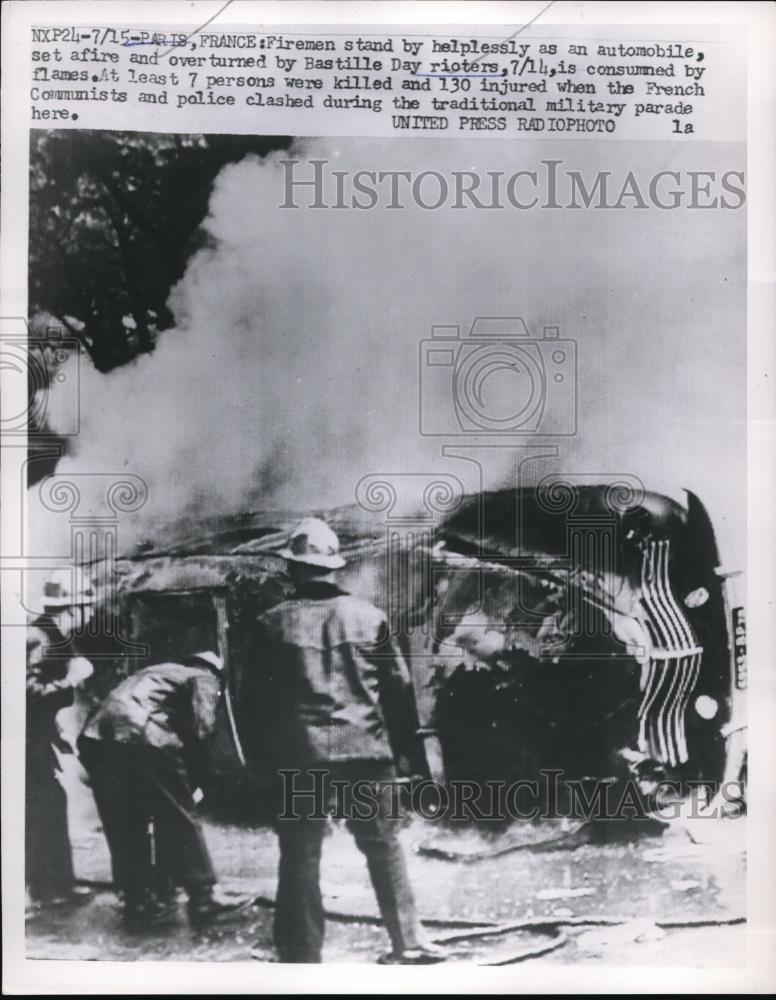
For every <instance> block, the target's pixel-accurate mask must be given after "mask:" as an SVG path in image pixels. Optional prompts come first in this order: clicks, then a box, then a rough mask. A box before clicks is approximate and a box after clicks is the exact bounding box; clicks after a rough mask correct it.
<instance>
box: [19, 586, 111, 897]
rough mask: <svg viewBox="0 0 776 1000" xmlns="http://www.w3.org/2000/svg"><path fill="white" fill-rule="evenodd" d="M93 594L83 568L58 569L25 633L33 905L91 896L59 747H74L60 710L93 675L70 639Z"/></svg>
mask: <svg viewBox="0 0 776 1000" xmlns="http://www.w3.org/2000/svg"><path fill="white" fill-rule="evenodd" d="M94 599H95V595H94V590H93V588H92V584H91V582H90V580H89V579H88V577H87V576H86V575H85V574H84V573H82V572H80V571H78V570H71V569H61V570H57V571H56V572H54V573H53V574H52V576H51V577H50V579H49V580H47V581H46V583H45V586H44V592H43V609H44V610H43V614H42V615H40V616H39V617H38V618H36V619H35V621H33V622H32V624H31V625H30V627H29V628H28V630H27V726H26V752H27V756H26V767H25V778H26V781H25V785H26V796H25V877H26V882H27V890H28V892H29V894H30V898H31V900H32V902H33V904H35V905H36V906H42V905H62V904H67V903H76V904H80V903H85V902H88V901H89V899H90V898H91V895H92V894H91V892H90V891H89V890H88V889H87V888H86V887H84V886H77V885H76V884H75V876H74V874H73V860H72V855H71V849H70V836H69V831H68V823H67V796H66V794H65V790H64V788H63V787H62V785H61V784H60V782H59V780H58V778H57V775H58V774H59V773H61V767H60V763H59V759H58V757H57V752H56V751H57V750H58V751H59V752H60V753H72V752H73V748H72V747H71V746H70V745H69V744H68V743H67V742H66V741H65V739H64V738H63V736H62V734H61V733H60V730H59V727H58V724H57V713H58V712H59V711H60V709H62V708H65V707H66V706H68V705H72V704H73V700H74V697H75V689H76V688H77V687H78V686H79V685H80V684H82V683H83V682H84V681H85V680H87V678H89V677H90V676H91V674H92V673H93V667H92V664H91V663H90V662H89V660H87V659H85V658H84V657H83V656H77V655H76V651H75V648H74V646H73V637H74V636H76V635H77V634H78V633H79V632H82V631H83V629H84V628H85V626H86V624H87V623H88V621H89V619H90V618H91V616H92V614H93V611H94Z"/></svg>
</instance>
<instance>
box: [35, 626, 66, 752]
mask: <svg viewBox="0 0 776 1000" xmlns="http://www.w3.org/2000/svg"><path fill="white" fill-rule="evenodd" d="M73 656H74V650H73V645H72V642H71V641H70V640H69V639H65V638H64V637H63V636H62V634H61V633H60V631H59V629H58V628H57V627H56V625H55V624H54V622H53V621H52V619H51V618H49V617H48V616H46V615H43V616H41V617H40V618H37V619H36V620H35V621H34V622H33V623H32V625H31V626H30V627H29V628H28V630H27V740H26V742H27V762H28V767H35V766H36V764H37V765H40V766H44V767H51V766H54V767H57V766H58V764H57V759H56V755H55V754H54V750H53V748H54V746H59V747H60V749H62V750H65V749H67V750H70V747H65V746H64V744H63V741H62V739H61V737H60V735H59V730H58V728H57V723H56V716H57V712H59V710H60V709H61V708H66V707H67V706H68V705H72V704H73V697H74V690H73V687H72V685H71V684H70V683H69V682H68V681H67V680H65V675H66V674H67V667H68V663H69V661H70V659H71V658H72V657H73Z"/></svg>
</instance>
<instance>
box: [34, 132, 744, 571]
mask: <svg viewBox="0 0 776 1000" xmlns="http://www.w3.org/2000/svg"><path fill="white" fill-rule="evenodd" d="M602 147H605V148H603V149H602ZM634 147H638V149H637V151H634ZM740 155H741V154H740V150H739V149H738V148H737V147H723V146H721V145H720V144H710V145H705V144H702V143H695V144H687V145H686V146H684V147H682V148H681V149H679V148H678V146H677V144H668V143H667V144H665V145H663V144H657V143H655V144H646V143H617V142H607V143H592V142H567V143H554V144H553V145H552V146H550V145H549V144H544V143H540V142H527V141H526V142H519V143H518V142H506V141H500V140H488V141H482V140H478V141H472V140H464V141H455V142H453V141H450V140H442V141H438V142H432V141H430V140H417V139H408V140H406V141H394V140H392V141H381V140H353V139H347V140H333V139H331V140H317V139H316V140H305V141H299V142H298V143H296V144H295V146H294V148H293V150H292V152H291V153H290V154H289V153H287V152H283V153H277V154H273V155H271V156H269V157H267V158H266V159H264V160H260V159H258V158H255V157H248V158H247V159H245V160H244V161H243V162H241V163H239V164H236V165H232V166H229V167H227V168H225V169H224V170H223V171H222V173H221V174H220V176H219V177H218V179H217V181H216V184H215V187H214V191H213V195H212V198H211V202H210V211H209V215H208V217H207V219H206V220H204V223H203V224H204V226H205V228H206V230H207V232H208V234H209V235H210V237H211V239H210V241H209V246H208V248H207V249H204V250H201V251H199V252H198V253H196V254H195V255H194V256H193V258H192V259H191V261H190V263H189V266H188V269H187V271H186V274H185V276H184V277H183V279H182V281H181V282H180V283H179V285H178V286H177V287H176V288H175V289H173V291H172V294H171V299H170V305H171V308H172V310H173V312H174V315H175V317H176V320H177V327H176V329H174V330H171V331H168V332H165V333H164V334H162V335H161V336H160V339H159V343H158V346H157V348H156V350H155V351H154V353H153V354H152V355H146V356H143V357H141V358H139V359H138V360H137V361H135V362H134V363H132V364H130V365H128V366H126V367H124V368H121V369H119V370H116V371H114V372H112V373H111V374H109V375H101V374H99V373H97V372H94V371H86V372H84V377H83V381H82V397H81V413H82V418H83V425H82V431H81V434H80V435H79V437H78V438H77V439H76V444H75V448H74V449H73V454H72V455H71V456H69V457H67V458H66V459H64V460H63V461H62V462H61V463H60V465H59V467H58V470H57V471H58V473H61V474H65V475H67V474H70V473H74V472H81V473H95V472H103V473H116V474H121V473H133V474H135V475H137V476H140V477H142V479H143V480H145V482H146V483H147V484H148V490H149V498H148V502H147V503H146V505H145V506H144V507H143V509H142V510H141V511H139V512H138V513H136V514H134V515H126V517H125V518H124V519H123V520H122V523H121V544H122V545H123V546H124V547H125V548H131V547H133V546H134V545H136V544H137V543H138V542H140V541H141V540H143V539H146V540H149V541H150V542H151V543H152V544H153V543H154V539H155V538H157V537H159V536H160V534H161V533H164V532H170V531H174V530H175V528H176V525H179V524H181V523H182V522H184V521H186V522H189V523H190V522H191V519H197V518H200V517H206V516H208V515H210V514H214V513H219V514H228V513H233V512H245V511H249V510H256V509H263V508H273V509H278V508H286V509H292V510H298V511H306V510H310V509H318V508H322V507H327V506H331V505H336V504H343V503H349V502H352V501H353V500H354V497H355V490H356V485H357V483H358V482H359V480H360V479H361V478H362V477H363V476H365V475H367V474H369V473H375V474H379V473H389V474H394V473H401V472H404V473H407V472H419V473H426V472H435V471H438V470H446V471H449V472H451V473H453V474H455V475H458V476H459V477H460V478H461V479H462V480H463V481H464V482H465V483H466V485H467V488H475V487H476V486H477V485H479V484H478V483H477V481H476V477H475V478H472V470H474V469H475V467H474V466H473V465H472V463H471V462H466V461H465V460H462V459H460V458H456V457H454V456H447V457H443V456H442V447H443V445H444V444H451V443H452V442H453V439H445V438H439V437H428V436H424V435H422V434H421V433H420V418H419V386H420V383H421V378H425V377H426V375H425V374H424V375H422V374H421V372H420V370H419V367H420V347H419V345H420V341H421V340H422V339H423V338H426V337H429V336H430V332H431V327H432V325H439V324H461V326H462V328H463V330H464V331H467V330H468V327H469V325H470V324H471V322H472V320H473V319H474V318H475V317H476V316H478V315H479V316H522V317H523V318H524V319H525V321H526V323H527V326H528V328H529V330H530V331H531V334H532V335H533V336H535V337H538V336H541V332H542V328H543V327H544V326H545V325H550V326H558V327H559V328H560V336H561V337H567V338H573V339H574V340H576V342H577V345H578V355H579V384H578V405H579V416H580V421H579V430H578V433H577V434H576V436H573V437H565V438H558V439H543V442H544V443H549V444H552V445H554V446H555V447H556V449H557V456H556V457H555V458H549V457H547V458H543V459H540V460H537V461H536V462H533V463H531V464H530V465H529V466H528V467H527V468H528V469H529V470H530V471H529V473H528V475H529V476H530V477H533V479H534V480H535V479H536V478H541V477H542V476H544V475H546V474H547V473H548V472H550V471H552V470H553V469H554V470H564V471H572V472H575V473H581V474H584V475H585V476H586V477H587V478H588V480H589V481H596V480H598V479H600V478H601V477H605V476H610V475H614V474H617V473H630V474H633V475H636V476H639V477H640V478H641V479H642V480H643V481H644V483H645V484H646V486H647V487H648V488H650V489H657V490H662V491H666V492H670V493H672V494H674V495H676V494H677V491H678V488H679V487H682V486H687V487H690V488H692V489H695V490H696V491H697V492H698V493H699V494H700V495H701V497H702V498H704V499H705V500H706V501H707V502H709V503H710V506H711V510H712V514H713V515H716V517H717V518H719V517H720V516H721V517H723V518H724V519H725V523H726V524H728V525H732V526H733V529H734V534H735V536H736V541H737V543H738V549H739V551H740V552H741V557H740V558H741V559H742V558H743V552H742V548H741V540H742V530H741V525H742V518H743V510H742V508H743V504H742V501H741V499H740V496H741V493H742V490H743V487H744V423H743V421H744V418H745V406H744V391H745V381H744V378H745V375H744V362H743V342H744V336H745V333H744V323H745V320H744V315H745V313H744V306H745V286H744V247H745V220H744V213H743V211H728V212H720V211H698V210H695V211H693V210H688V209H679V210H676V211H661V210H659V209H656V208H650V209H648V210H636V209H630V208H629V209H623V210H596V209H588V210H585V209H581V210H576V211H573V210H553V209H534V210H532V211H524V212H521V211H518V210H515V209H514V208H507V209H502V210H486V209H479V210H477V209H473V208H468V209H466V210H460V209H458V210H456V209H454V208H452V207H450V205H451V203H450V202H448V205H447V206H445V207H441V208H439V209H436V210H428V209H424V208H422V207H420V206H417V205H413V204H412V203H411V201H410V200H409V199H406V201H407V207H405V208H403V209H390V208H388V207H387V201H388V199H384V201H383V203H381V204H379V205H378V206H376V207H375V208H373V209H371V210H368V211H359V210H353V209H335V208H330V209H312V208H307V207H305V208H300V209H297V210H294V209H287V208H286V209H284V208H280V207H279V206H280V204H281V203H282V202H283V200H284V196H285V191H284V183H285V169H284V168H283V167H282V166H281V165H280V163H279V161H280V160H282V159H286V158H288V157H289V156H291V157H294V158H296V159H298V160H300V161H301V162H300V164H299V165H298V167H297V168H296V169H297V174H296V176H297V177H306V178H310V177H312V172H313V171H312V167H310V166H309V164H307V163H306V161H307V160H309V159H311V158H317V159H325V160H328V161H329V166H328V167H327V170H334V169H336V170H345V171H353V172H354V171H357V170H373V171H379V170H384V171H387V170H405V171H406V170H411V171H413V172H415V173H419V172H420V171H422V170H435V171H438V172H440V173H442V174H447V175H449V174H450V173H451V172H452V171H454V170H459V171H460V170H478V171H480V172H481V173H483V174H484V173H485V172H486V171H498V170H503V171H505V172H506V173H507V174H510V173H513V172H514V171H515V170H535V169H540V160H541V159H542V158H554V159H564V161H565V162H564V169H568V170H578V171H581V172H582V174H583V175H585V176H586V177H587V178H588V179H589V180H592V179H593V178H594V176H595V171H596V170H599V169H605V170H609V171H612V172H613V173H614V175H616V176H621V177H623V178H624V176H625V174H626V173H627V171H628V170H631V169H632V170H634V171H636V172H637V173H638V176H639V177H644V178H646V177H648V176H649V174H650V173H651V172H653V171H655V170H659V169H667V166H666V164H667V163H668V162H670V169H673V170H678V171H683V170H689V169H703V170H717V171H719V172H722V171H724V170H730V169H736V168H737V167H740V163H739V162H738V158H739V157H740ZM636 156H638V162H633V160H634V158H635V157H636ZM332 199H333V196H332ZM297 200H298V201H299V202H300V204H303V205H305V206H306V205H308V204H309V203H310V200H311V196H310V195H309V194H306V193H305V191H304V190H303V189H300V191H299V195H298V199H297ZM348 200H349V196H348ZM451 371H452V369H450V372H451ZM426 374H427V373H426ZM433 374H434V377H435V381H434V384H433V388H432V389H431V390H430V391H431V393H432V395H431V397H430V398H429V397H426V399H425V401H424V405H425V406H426V407H430V408H431V410H432V411H433V412H434V413H435V414H438V415H439V420H440V421H444V420H448V422H451V421H453V420H454V417H453V415H452V404H451V398H450V393H451V388H450V385H451V381H448V387H447V388H445V382H444V380H445V374H444V372H443V373H442V375H441V376H440V372H439V371H436V372H434V373H433ZM450 378H451V376H450ZM494 385H497V383H496V382H494V383H493V384H492V385H491V387H490V388H488V386H487V385H486V386H485V387H484V390H483V391H485V392H493V391H494V389H493V386H494ZM551 388H552V387H550V389H551ZM548 391H550V390H548ZM553 398H554V397H553ZM59 405H60V404H59V403H58V401H57V398H56V393H55V394H54V398H53V399H52V420H53V422H54V424H56V420H57V410H58V406H59ZM62 405H64V402H63V401H62ZM485 405H487V399H485ZM554 405H558V406H560V405H561V404H559V403H558V404H555V403H554V402H553V400H552V399H549V397H548V406H549V411H548V416H547V420H548V421H549V423H546V424H545V425H544V427H545V428H549V429H551V430H552V429H554V428H555V427H556V425H555V424H553V420H555V419H556V416H555V415H554V414H553V412H552V406H554ZM564 405H565V404H564ZM561 419H562V418H561V416H560V415H557V420H561ZM451 426H453V424H451ZM467 441H469V438H459V439H458V444H462V443H466V442H467ZM477 441H478V443H479V444H482V445H488V444H491V443H493V441H494V439H493V438H488V437H487V436H486V437H484V438H479V439H477ZM500 443H503V439H500ZM546 451H547V449H544V450H542V451H541V453H542V454H544V452H546ZM472 454H473V455H474V457H476V458H477V460H478V461H479V462H480V464H481V465H482V468H483V477H482V485H484V486H489V487H493V486H496V485H506V484H508V483H510V482H514V476H513V472H514V469H515V465H516V457H517V459H519V457H520V456H516V455H515V453H514V451H510V449H508V448H503V447H500V448H493V447H489V448H484V449H479V450H478V451H477V452H476V453H472ZM524 481H525V477H524ZM84 482H86V480H84ZM31 507H32V509H31V515H32V517H33V526H32V531H33V533H34V535H35V537H36V538H37V539H40V540H41V542H40V545H41V546H42V545H43V541H42V540H43V539H44V538H46V537H49V538H50V537H52V535H54V534H56V535H58V536H59V538H58V540H57V546H56V547H57V549H58V550H59V551H60V553H61V550H62V544H61V543H64V542H65V541H66V540H65V539H64V538H63V537H62V528H61V524H62V518H61V516H58V515H52V514H48V515H47V517H48V522H47V523H44V522H42V521H41V519H40V517H39V515H40V514H41V511H40V510H39V509H38V508H36V505H35V503H32V504H31ZM36 511H37V513H36ZM36 547H37V548H38V551H41V548H40V547H39V546H38V544H37V543H36Z"/></svg>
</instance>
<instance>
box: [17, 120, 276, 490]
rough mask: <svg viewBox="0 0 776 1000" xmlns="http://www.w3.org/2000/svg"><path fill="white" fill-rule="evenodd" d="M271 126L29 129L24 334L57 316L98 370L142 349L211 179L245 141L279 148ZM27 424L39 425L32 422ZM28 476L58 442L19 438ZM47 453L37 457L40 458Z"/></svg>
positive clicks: (158, 326) (40, 469)
mask: <svg viewBox="0 0 776 1000" xmlns="http://www.w3.org/2000/svg"><path fill="white" fill-rule="evenodd" d="M290 141H291V140H290V139H288V138H284V137H272V136H238V135H178V134H174V135H165V134H156V133H138V132H105V131H89V130H67V131H64V130H63V131H57V130H54V131H33V132H32V133H31V139H30V223H29V307H28V314H29V316H30V317H31V318H32V324H31V325H32V328H33V336H34V337H35V339H36V344H37V345H38V346H45V344H44V342H45V339H46V333H45V330H46V328H47V327H51V326H52V325H58V326H59V327H61V328H62V329H63V330H64V331H66V335H67V336H70V337H73V338H75V339H77V340H78V341H79V342H80V343H81V345H82V346H83V348H84V349H85V351H86V352H87V353H88V354H89V356H90V357H91V359H92V361H93V363H94V365H95V367H96V368H97V369H98V371H102V372H107V371H110V370H111V369H112V368H116V367H117V366H119V365H123V364H126V363H127V362H129V361H131V360H132V359H133V358H135V357H137V355H139V354H142V353H148V352H152V351H153V349H154V344H155V342H156V338H157V336H158V335H159V333H161V332H162V331H164V330H165V329H167V328H168V327H170V326H172V324H173V321H174V317H173V316H172V314H171V313H170V311H169V309H168V308H167V304H166V303H167V298H168V295H169V293H170V290H171V288H172V287H173V285H174V284H175V283H176V282H177V281H178V280H179V279H180V278H181V277H182V275H183V272H184V270H185V268H186V263H187V261H188V260H189V258H190V257H191V255H192V253H193V252H194V251H195V250H197V249H198V248H199V247H200V246H202V244H203V241H204V240H205V238H206V236H205V233H204V231H203V230H202V228H201V223H202V221H203V219H204V218H205V215H206V213H207V208H208V202H209V199H210V194H211V190H212V187H213V182H214V180H215V178H216V176H217V175H218V173H219V171H220V170H221V169H222V167H224V166H225V165H226V164H227V163H231V162H236V161H238V160H241V159H242V158H243V157H244V156H246V155H247V154H248V153H255V154H258V155H260V156H264V155H266V154H267V153H269V152H271V151H272V150H276V149H285V148H287V146H288V145H289V143H290ZM31 430H32V431H33V432H34V431H36V430H37V431H39V432H40V431H41V430H44V431H45V427H44V428H40V427H38V428H36V427H32V428H31ZM30 442H31V448H30V451H31V455H36V454H40V457H41V461H40V462H31V463H30V465H29V466H28V468H29V469H30V475H31V481H33V482H34V481H36V480H37V479H39V478H40V477H41V476H42V475H44V474H46V473H47V472H50V471H52V470H53V467H54V466H55V465H56V461H57V457H58V455H59V454H61V453H62V452H63V451H64V442H59V446H58V447H57V446H56V442H55V447H54V449H53V452H52V444H51V438H49V442H48V444H47V445H46V446H45V447H44V448H42V449H41V447H40V444H39V443H38V444H36V442H35V437H34V433H33V434H32V435H31V438H30ZM44 453H45V454H48V456H49V457H48V459H45V458H44Z"/></svg>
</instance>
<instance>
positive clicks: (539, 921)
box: [253, 895, 746, 965]
mask: <svg viewBox="0 0 776 1000" xmlns="http://www.w3.org/2000/svg"><path fill="white" fill-rule="evenodd" d="M253 902H254V905H255V906H259V907H263V908H267V909H274V906H275V900H274V899H272V898H271V897H270V896H263V895H261V896H257V897H256V898H255V899H254V901H253ZM325 914H326V918H327V919H328V920H332V921H334V922H336V923H344V924H367V925H369V926H372V927H380V926H382V923H383V922H382V919H381V918H380V917H374V916H370V915H368V914H357V913H348V912H346V911H342V910H328V909H327V910H326V911H325ZM632 920H633V917H625V916H611V917H607V916H601V917H593V916H589V917H573V916H571V917H527V918H525V919H523V920H516V921H510V922H502V923H497V922H495V921H490V920H465V919H459V918H455V917H453V918H449V919H447V918H439V917H428V918H427V917H421V921H420V922H421V924H423V926H424V927H427V928H435V929H437V930H440V931H444V930H448V933H441V934H437V935H436V936H435V937H433V938H432V939H431V941H432V943H433V944H437V945H443V946H450V945H460V944H465V943H466V942H476V941H479V940H481V939H483V938H496V937H504V936H506V935H509V934H519V933H521V932H525V931H530V932H538V933H542V934H545V935H548V939H547V940H544V941H541V942H539V943H537V944H535V945H528V946H526V947H525V948H522V949H520V950H518V951H514V952H502V953H499V954H497V955H496V956H494V957H493V958H491V960H490V961H488V960H487V959H486V960H484V961H478V962H477V964H479V965H514V964H516V963H518V962H524V961H526V960H528V959H531V958H539V957H540V956H542V955H546V954H548V953H549V952H552V951H557V950H558V949H559V948H562V947H563V946H564V945H566V944H567V943H568V941H569V937H568V935H567V934H566V933H565V932H564V931H563V928H564V927H619V926H623V925H625V924H627V923H630V922H631V921H632ZM652 923H654V925H655V926H656V927H659V928H661V929H663V930H680V929H691V928H696V927H723V926H733V925H737V924H745V923H746V917H745V916H740V915H734V916H730V917H722V916H717V915H702V916H697V917H665V918H662V919H657V920H654V921H652Z"/></svg>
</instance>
